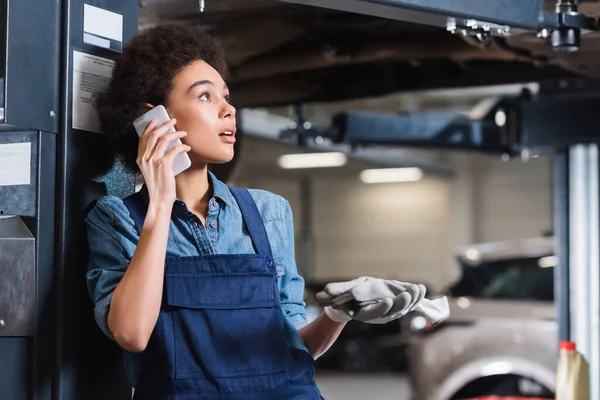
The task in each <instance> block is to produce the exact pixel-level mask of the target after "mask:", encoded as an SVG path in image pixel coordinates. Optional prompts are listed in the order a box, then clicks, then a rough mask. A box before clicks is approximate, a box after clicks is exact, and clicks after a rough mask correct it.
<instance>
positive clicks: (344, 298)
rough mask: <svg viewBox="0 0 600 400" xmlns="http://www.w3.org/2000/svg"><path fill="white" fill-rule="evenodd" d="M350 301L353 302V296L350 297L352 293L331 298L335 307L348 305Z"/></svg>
mask: <svg viewBox="0 0 600 400" xmlns="http://www.w3.org/2000/svg"><path fill="white" fill-rule="evenodd" d="M351 301H354V296H352V293H343V294H340V295H339V296H335V297H334V298H333V304H336V305H340V304H344V303H348V302H351Z"/></svg>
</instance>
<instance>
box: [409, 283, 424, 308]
mask: <svg viewBox="0 0 600 400" xmlns="http://www.w3.org/2000/svg"><path fill="white" fill-rule="evenodd" d="M406 290H407V292H408V293H410V304H408V308H407V311H408V310H410V309H411V308H412V307H413V306H414V305H415V304H416V302H417V300H419V296H420V292H421V289H420V288H419V285H415V284H411V285H410V286H409V287H408V288H407V289H406Z"/></svg>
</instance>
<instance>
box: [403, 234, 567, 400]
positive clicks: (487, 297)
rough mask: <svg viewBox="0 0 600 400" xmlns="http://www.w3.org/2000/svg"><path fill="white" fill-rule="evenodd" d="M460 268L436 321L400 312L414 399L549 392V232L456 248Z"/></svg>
mask: <svg viewBox="0 0 600 400" xmlns="http://www.w3.org/2000/svg"><path fill="white" fill-rule="evenodd" d="M455 255H456V259H457V260H458V262H459V263H460V265H461V269H462V276H461V278H460V279H459V281H458V282H456V283H455V284H454V285H452V286H451V287H450V288H448V290H447V293H444V294H447V295H449V296H450V303H451V304H450V306H451V315H450V318H449V319H448V320H446V321H445V322H444V323H442V324H440V325H437V326H430V325H429V324H428V323H427V321H426V320H425V319H424V317H423V316H420V315H417V314H411V315H409V316H407V317H405V318H403V319H402V320H403V324H404V330H405V332H410V335H409V336H410V344H411V346H410V356H409V374H410V381H411V386H412V388H413V399H415V400H450V399H466V398H474V397H478V396H485V395H500V396H522V397H537V398H554V396H553V392H554V390H555V369H556V359H557V354H558V337H557V335H558V333H557V323H556V311H555V307H554V303H553V299H554V268H553V267H554V266H555V265H556V263H557V259H556V257H555V256H554V243H553V238H552V237H540V238H532V239H522V240H514V241H505V242H497V243H485V244H478V245H472V246H468V247H465V248H461V249H458V250H457V251H456V254H455Z"/></svg>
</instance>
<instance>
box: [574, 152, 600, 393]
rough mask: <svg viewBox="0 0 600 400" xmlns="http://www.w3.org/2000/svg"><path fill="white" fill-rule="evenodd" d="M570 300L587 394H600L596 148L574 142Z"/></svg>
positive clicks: (599, 244)
mask: <svg viewBox="0 0 600 400" xmlns="http://www.w3.org/2000/svg"><path fill="white" fill-rule="evenodd" d="M569 157H570V165H569V168H570V171H569V197H570V199H569V201H570V212H569V214H570V215H569V220H570V228H569V236H570V238H569V239H570V260H569V266H570V268H569V279H570V285H569V286H570V301H571V309H570V312H571V320H570V325H571V340H573V341H575V343H576V344H577V348H578V350H579V351H580V352H581V353H582V354H583V355H584V357H585V358H586V359H587V361H588V362H589V364H590V378H591V379H590V384H591V387H590V394H591V398H592V399H598V398H599V395H600V382H599V381H598V379H597V377H598V376H600V342H599V341H600V324H599V319H600V315H599V313H600V307H599V301H600V298H599V296H600V293H599V288H600V272H599V268H600V260H599V251H600V248H599V246H600V239H599V236H600V235H599V228H598V225H599V214H600V213H599V202H598V195H599V193H598V190H599V183H598V168H599V165H598V148H597V146H596V145H577V146H573V147H572V148H571V150H570V155H569Z"/></svg>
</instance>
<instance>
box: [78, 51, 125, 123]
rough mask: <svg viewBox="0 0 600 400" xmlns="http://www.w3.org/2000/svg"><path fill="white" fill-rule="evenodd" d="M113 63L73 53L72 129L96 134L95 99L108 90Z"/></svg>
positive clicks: (100, 58)
mask: <svg viewBox="0 0 600 400" xmlns="http://www.w3.org/2000/svg"><path fill="white" fill-rule="evenodd" d="M114 66H115V63H114V61H112V60H110V59H108V58H103V57H97V56H93V55H91V54H87V53H82V52H80V51H75V50H74V51H73V129H81V130H84V131H91V132H98V133H100V132H101V131H102V130H101V129H100V119H99V117H98V112H97V111H96V108H95V107H94V102H95V100H96V97H97V96H98V95H99V94H100V93H103V92H104V91H106V89H108V85H109V83H110V77H111V74H112V70H113V68H114Z"/></svg>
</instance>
